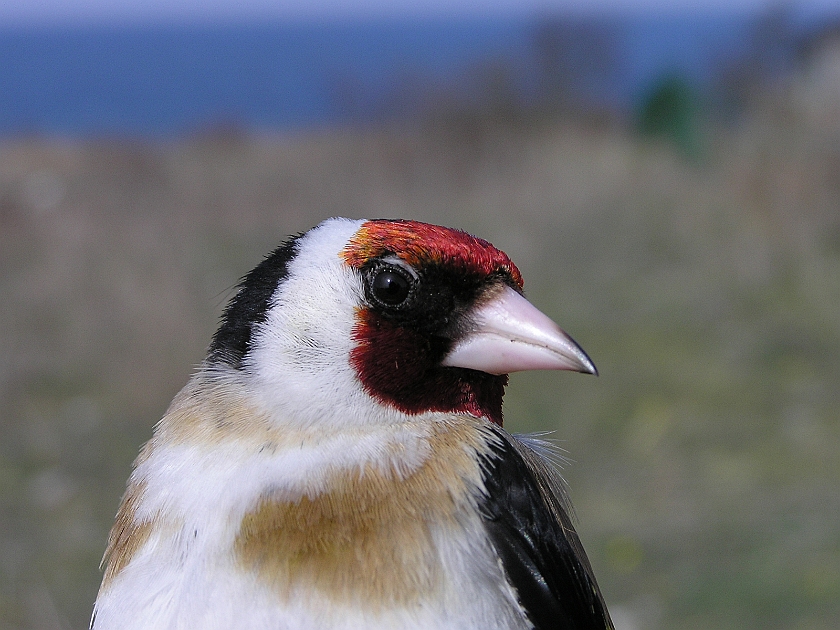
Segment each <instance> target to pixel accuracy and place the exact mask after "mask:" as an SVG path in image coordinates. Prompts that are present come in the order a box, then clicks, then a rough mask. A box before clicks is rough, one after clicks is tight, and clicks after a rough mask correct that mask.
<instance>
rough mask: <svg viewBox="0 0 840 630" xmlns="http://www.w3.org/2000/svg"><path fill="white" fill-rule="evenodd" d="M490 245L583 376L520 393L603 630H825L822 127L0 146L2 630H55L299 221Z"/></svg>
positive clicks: (830, 572) (838, 253) (836, 538)
mask: <svg viewBox="0 0 840 630" xmlns="http://www.w3.org/2000/svg"><path fill="white" fill-rule="evenodd" d="M333 215H345V216H351V217H362V216H368V217H410V218H415V219H420V220H424V221H430V222H436V223H442V224H446V225H449V226H455V227H460V228H464V229H466V230H468V231H470V232H473V233H475V234H477V235H480V236H482V237H485V238H487V239H488V240H490V241H491V242H493V243H494V244H496V245H497V246H499V247H500V248H502V249H504V250H505V251H507V252H508V253H509V254H510V255H511V257H512V258H513V259H514V261H516V262H517V263H518V265H519V266H520V268H521V270H522V272H523V274H524V277H525V280H526V292H527V293H528V295H529V296H530V298H531V299H532V301H534V302H535V303H536V304H537V305H538V306H539V307H541V308H542V309H543V310H544V311H546V312H548V313H549V314H551V315H552V316H553V317H554V318H555V319H556V320H557V321H558V322H559V323H560V324H561V325H562V326H564V328H566V329H567V330H568V331H569V332H570V333H571V334H573V335H574V337H575V338H576V339H577V340H578V341H579V342H580V343H581V345H582V346H583V347H584V348H586V349H587V351H588V352H589V353H590V355H591V356H592V357H593V359H594V361H595V363H596V364H597V365H598V367H599V369H600V371H601V376H600V378H597V379H595V378H590V377H584V376H581V375H577V374H566V373H563V374H557V373H550V374H518V375H514V377H513V378H512V382H511V386H510V388H509V391H508V395H507V399H506V402H507V407H506V422H507V426H508V427H509V428H511V429H512V430H514V431H535V430H544V429H551V430H554V431H555V433H554V437H555V438H556V439H557V440H559V441H560V445H561V446H562V447H563V448H565V449H566V450H567V451H568V456H569V458H570V459H571V460H573V463H571V464H570V465H569V466H567V468H566V470H565V472H564V474H565V477H566V478H567V480H568V482H569V484H570V487H571V494H572V499H573V501H574V502H575V505H576V507H577V512H578V519H579V530H580V533H581V537H582V538H583V540H584V543H585V545H586V547H587V549H588V551H589V554H590V557H591V559H592V562H593V564H594V565H595V569H596V573H597V575H598V576H599V580H600V582H601V586H602V588H603V590H604V592H605V596H606V598H607V601H608V603H609V604H610V606H611V609H612V611H613V615H614V617H615V619H616V622H617V626H618V630H657V629H667V630H689V629H690V630H700V629H709V630H729V629H732V630H735V629H737V630H750V629H759V628H760V629H762V630H774V629H792V630H829V629H833V628H837V627H840V490H838V488H840V412H839V411H838V409H840V131H838V130H837V129H835V130H834V131H833V132H832V131H826V130H825V129H815V128H810V127H809V126H808V125H806V124H804V123H802V122H797V121H796V120H795V119H790V118H785V117H782V116H780V115H779V114H778V113H776V114H771V113H765V114H761V115H755V116H753V117H752V118H750V119H749V120H746V121H744V123H743V124H742V125H740V126H738V127H733V128H730V129H719V130H715V131H714V132H710V134H709V136H708V138H707V150H706V156H705V159H703V160H702V161H700V162H698V163H694V164H690V163H687V162H685V161H682V160H680V159H679V158H678V157H676V156H675V154H674V153H673V152H672V151H670V149H669V148H668V147H666V146H660V145H656V144H650V143H645V142H642V141H640V140H639V139H636V138H634V137H633V136H632V135H631V134H629V133H627V132H624V131H621V130H616V129H614V128H609V127H599V126H592V125H585V124H582V123H581V124H576V123H556V124H544V125H542V126H540V127H538V128H532V129H523V128H517V129H511V128H507V127H493V126H489V127H484V126H481V125H477V126H475V127H470V126H452V127H447V128H446V129H429V128H417V129H411V130H406V129H402V130H394V129H373V130H363V131H359V130H357V131H334V132H320V133H318V132H313V133H309V134H303V135H299V136H288V137H250V136H247V135H242V134H237V133H234V132H228V133H221V132H220V133H215V134H213V133H210V134H207V135H205V136H201V137H194V138H190V139H184V140H181V141H177V142H171V143H142V142H132V141H117V140H111V139H103V140H91V141H84V142H81V141H72V142H71V141H62V140H58V139H37V138H29V139H21V140H6V141H4V142H3V143H2V144H0V297H1V298H2V299H0V330H2V333H1V334H2V351H0V401H2V405H0V628H8V629H10V630H12V629H15V630H17V629H24V628H27V629H33V630H35V629H37V630H65V629H70V628H73V629H76V630H81V629H82V628H84V627H86V623H87V618H88V616H89V614H90V609H91V604H92V602H93V599H94V597H95V594H96V589H97V587H98V583H99V579H100V572H99V569H98V566H97V565H98V563H99V560H100V558H101V555H102V552H103V549H104V546H105V540H106V536H107V532H108V529H109V527H110V524H111V521H112V518H113V515H114V513H115V511H116V509H117V505H118V502H119V498H120V494H121V492H122V489H123V486H124V483H125V480H126V478H127V476H128V473H129V470H130V464H131V461H132V459H133V458H134V456H135V454H136V452H137V450H138V448H139V446H140V444H141V443H142V442H143V441H144V440H146V439H148V438H149V437H150V435H151V431H152V426H153V424H154V422H155V421H156V420H157V419H158V418H159V417H160V415H161V414H162V412H163V411H164V409H165V408H166V406H167V404H168V402H169V400H170V399H171V398H172V396H173V395H174V394H175V392H176V391H177V390H178V389H179V388H180V387H181V386H182V385H183V384H184V383H185V382H186V380H187V378H188V377H189V375H190V372H191V370H192V369H193V367H194V366H195V365H196V364H197V363H198V362H199V361H200V360H201V359H202V357H203V352H204V348H205V346H206V344H207V343H208V342H209V339H210V336H211V334H212V332H213V330H214V326H215V323H216V320H217V318H218V316H219V314H220V312H221V309H222V307H223V305H224V303H225V301H226V299H227V298H228V297H230V295H231V288H232V287H233V285H234V284H235V283H236V281H237V279H238V277H240V276H241V275H242V274H244V273H245V272H246V271H248V270H249V269H250V268H251V267H252V266H253V265H255V264H256V263H257V262H258V261H259V260H260V258H261V257H262V256H263V255H264V254H265V253H266V252H268V251H269V250H270V249H271V248H272V247H274V246H275V245H276V244H277V243H278V242H280V241H281V240H282V239H283V238H284V237H285V236H286V235H287V234H290V233H293V232H297V231H300V230H304V229H306V228H308V227H310V226H312V225H314V224H316V223H317V222H319V221H320V220H321V219H323V218H325V217H328V216H333Z"/></svg>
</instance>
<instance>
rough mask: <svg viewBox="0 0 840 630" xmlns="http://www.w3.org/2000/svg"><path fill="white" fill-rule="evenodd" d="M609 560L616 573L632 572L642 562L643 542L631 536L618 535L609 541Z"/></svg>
mask: <svg viewBox="0 0 840 630" xmlns="http://www.w3.org/2000/svg"><path fill="white" fill-rule="evenodd" d="M606 556H607V561H608V562H609V563H610V566H611V567H612V569H613V571H615V572H616V573H632V572H633V571H635V570H636V569H637V568H638V567H639V565H640V564H641V563H642V558H643V556H644V552H643V551H642V545H641V543H640V542H639V541H638V540H636V539H635V538H632V537H630V536H616V537H614V538H611V539H610V540H608V541H607V548H606Z"/></svg>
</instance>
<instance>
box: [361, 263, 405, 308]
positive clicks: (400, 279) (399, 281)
mask: <svg viewBox="0 0 840 630" xmlns="http://www.w3.org/2000/svg"><path fill="white" fill-rule="evenodd" d="M411 286H412V280H411V278H409V277H408V276H407V275H406V274H405V273H404V272H402V271H399V270H397V269H394V268H393V267H388V268H385V269H382V270H380V271H377V272H376V273H375V274H374V275H373V277H372V279H371V281H370V290H371V293H372V294H373V297H374V298H375V299H376V300H377V301H379V302H380V303H382V304H383V305H385V306H399V305H400V304H402V303H403V302H405V301H406V300H407V299H408V296H409V294H410V293H411Z"/></svg>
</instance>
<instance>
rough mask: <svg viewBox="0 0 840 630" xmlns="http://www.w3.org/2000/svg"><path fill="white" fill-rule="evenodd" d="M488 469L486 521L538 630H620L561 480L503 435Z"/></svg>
mask: <svg viewBox="0 0 840 630" xmlns="http://www.w3.org/2000/svg"><path fill="white" fill-rule="evenodd" d="M494 429H495V431H496V433H497V435H498V437H499V438H500V439H499V442H498V443H497V444H496V445H494V446H493V448H492V453H491V454H490V456H489V457H488V459H487V462H486V466H485V469H484V484H485V488H486V490H487V495H486V497H484V503H483V505H482V514H483V516H484V519H485V529H486V531H487V534H488V536H489V538H490V540H491V542H492V544H493V546H494V547H495V549H496V552H497V553H498V554H499V557H500V558H501V561H502V566H503V567H504V570H505V572H506V574H507V577H508V580H509V581H510V583H511V584H512V585H513V586H514V588H515V589H516V591H517V593H518V595H519V601H520V604H521V605H522V607H523V608H524V609H525V612H526V613H527V615H528V618H529V619H530V621H531V623H533V624H534V627H535V628H537V630H548V629H553V630H610V629H612V628H613V625H612V621H611V620H610V616H609V612H607V607H606V604H605V603H604V599H603V597H602V596H601V591H600V589H599V588H598V584H597V582H596V581H595V576H594V575H593V572H592V567H591V566H590V564H589V560H588V559H587V557H586V553H585V552H584V550H583V546H582V545H581V542H580V539H579V538H578V535H577V533H576V532H575V529H574V527H573V526H572V522H571V519H570V517H569V514H568V511H567V510H566V508H565V506H564V503H563V497H562V496H560V495H559V494H558V492H559V488H558V487H557V479H556V477H557V473H556V472H553V471H552V470H550V469H549V466H550V465H549V464H546V463H545V462H543V461H542V460H541V458H540V456H539V455H537V454H536V453H535V452H533V451H532V450H530V449H529V448H528V447H527V446H526V445H524V444H522V443H519V442H517V441H516V440H515V438H513V437H511V436H510V435H508V434H507V433H506V432H504V431H503V430H502V429H496V428H495V427H494Z"/></svg>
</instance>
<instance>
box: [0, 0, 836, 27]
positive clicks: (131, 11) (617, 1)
mask: <svg viewBox="0 0 840 630" xmlns="http://www.w3.org/2000/svg"><path fill="white" fill-rule="evenodd" d="M779 4H780V0H36V1H33V0H3V1H2V2H0V25H2V24H6V25H9V24H15V23H33V22H34V23H45V22H47V23H49V22H52V23H55V22H59V23H68V22H76V23H78V22H82V23H90V22H113V21H117V22H147V21H190V22H193V21H208V20H209V21H216V20H230V19H241V20H249V19H250V20H253V19H282V20H317V19H348V18H349V19H364V18H371V17H380V18H381V17H414V16H417V17H420V16H452V15H472V16H475V15H486V14H495V15H499V14H504V13H512V14H520V15H521V14H523V13H535V12H548V11H556V12H564V13H572V12H577V13H591V12H595V13H610V12H616V11H618V12H622V11H640V10H641V11H646V12H649V11H657V12H665V11H667V12H674V11H678V10H686V9H687V10H699V11H710V10H723V11H755V10H760V9H762V8H769V7H772V6H779ZM787 4H788V6H795V7H799V8H800V9H801V10H804V11H806V12H808V13H811V12H818V13H819V12H833V13H837V12H838V9H837V0H793V2H790V3H787Z"/></svg>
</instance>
